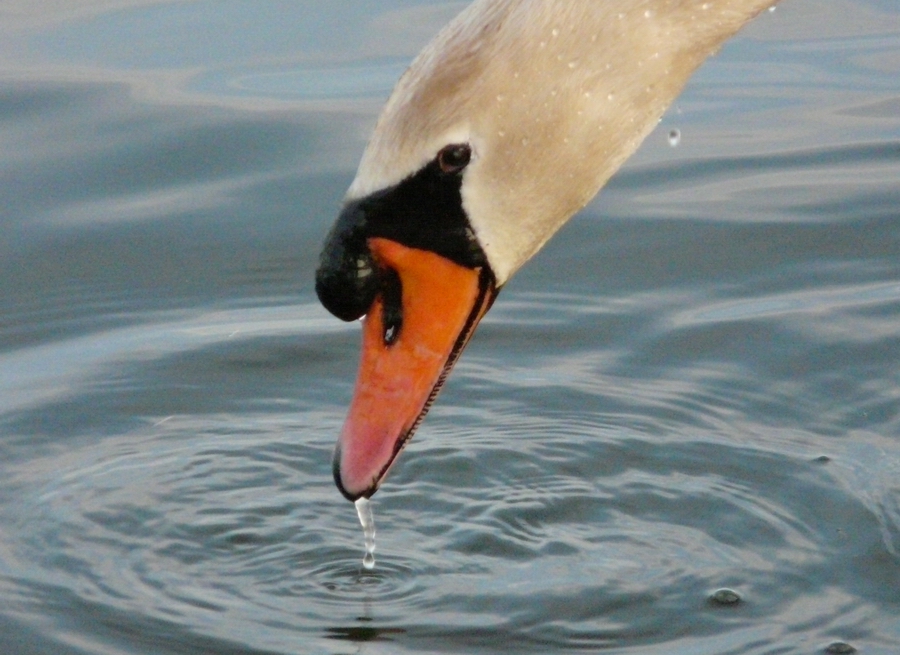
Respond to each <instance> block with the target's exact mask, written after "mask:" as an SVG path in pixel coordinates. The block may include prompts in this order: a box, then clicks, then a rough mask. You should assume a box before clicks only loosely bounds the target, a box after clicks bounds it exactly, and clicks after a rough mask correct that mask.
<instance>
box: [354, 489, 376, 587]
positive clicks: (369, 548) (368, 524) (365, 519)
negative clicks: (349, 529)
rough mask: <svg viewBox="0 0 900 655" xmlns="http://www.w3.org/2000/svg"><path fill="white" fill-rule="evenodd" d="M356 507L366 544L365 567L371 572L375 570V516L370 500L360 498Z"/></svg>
mask: <svg viewBox="0 0 900 655" xmlns="http://www.w3.org/2000/svg"><path fill="white" fill-rule="evenodd" d="M354 505H356V514H357V515H358V516H359V522H360V525H362V529H363V536H364V537H365V542H366V554H365V555H364V556H363V567H364V568H366V569H367V570H369V571H371V570H372V569H374V568H375V515H374V513H373V512H372V504H371V503H370V502H369V499H368V498H358V499H357V500H356V502H355V503H354Z"/></svg>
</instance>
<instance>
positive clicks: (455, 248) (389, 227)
mask: <svg viewBox="0 0 900 655" xmlns="http://www.w3.org/2000/svg"><path fill="white" fill-rule="evenodd" d="M470 159H471V149H470V148H469V146H468V145H467V144H452V145H449V146H446V147H445V148H443V149H442V150H441V151H440V152H439V153H438V154H437V156H435V158H434V159H433V160H432V161H431V162H429V163H428V164H427V165H426V166H424V167H423V168H421V169H420V170H419V171H418V172H416V173H415V174H413V175H411V176H409V177H408V178H406V179H405V180H403V181H402V182H400V183H399V184H397V185H396V186H393V187H390V188H388V189H384V190H382V191H379V192H377V193H373V194H372V195H370V196H367V197H365V198H360V199H359V200H354V201H351V202H348V203H347V204H346V205H344V208H343V210H342V211H341V213H340V215H339V216H338V219H337V221H336V222H335V224H334V226H333V227H332V228H331V232H329V234H328V237H327V238H326V239H325V245H324V247H323V249H322V254H321V256H320V258H319V268H318V270H317V271H316V293H317V294H318V296H319V300H320V301H321V302H322V304H323V305H324V306H325V308H326V309H327V310H328V311H330V312H331V313H332V314H334V315H335V316H337V317H338V318H341V319H343V320H345V321H352V320H355V319H357V318H359V317H360V316H363V315H364V314H365V313H366V312H367V311H368V310H369V307H370V306H371V304H372V301H373V300H374V299H375V296H376V294H377V293H378V292H379V290H380V287H379V280H380V278H379V274H378V271H377V265H376V263H375V262H374V261H373V259H372V254H371V253H370V252H369V247H368V243H367V240H368V239H370V238H372V237H384V238H387V239H391V240H393V241H396V242H398V243H401V244H403V245H405V246H408V247H410V248H418V249H421V250H429V251H431V252H434V253H437V254H438V255H441V256H443V257H446V258H447V259H449V260H451V261H453V262H456V263H457V264H460V265H462V266H468V267H471V268H476V267H482V266H487V258H486V257H485V254H484V251H483V250H482V249H481V246H479V245H478V241H477V240H476V239H475V233H474V232H473V231H472V228H471V226H470V225H469V219H468V217H467V216H466V212H465V210H464V209H463V206H462V196H461V194H460V189H461V188H462V181H463V175H462V173H463V170H464V169H465V167H466V166H467V165H468V163H469V161H470Z"/></svg>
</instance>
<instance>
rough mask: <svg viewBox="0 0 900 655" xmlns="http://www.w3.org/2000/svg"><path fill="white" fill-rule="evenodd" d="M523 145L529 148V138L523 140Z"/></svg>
mask: <svg viewBox="0 0 900 655" xmlns="http://www.w3.org/2000/svg"><path fill="white" fill-rule="evenodd" d="M522 145H523V146H527V145H528V139H527V138H524V139H522Z"/></svg>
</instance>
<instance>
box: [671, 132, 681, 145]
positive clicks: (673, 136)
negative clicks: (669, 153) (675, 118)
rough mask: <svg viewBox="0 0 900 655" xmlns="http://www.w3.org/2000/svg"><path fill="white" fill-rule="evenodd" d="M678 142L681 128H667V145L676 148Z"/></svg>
mask: <svg viewBox="0 0 900 655" xmlns="http://www.w3.org/2000/svg"><path fill="white" fill-rule="evenodd" d="M679 143H681V130H679V129H678V128H674V129H671V130H669V145H670V146H672V147H673V148H677V147H678V144H679Z"/></svg>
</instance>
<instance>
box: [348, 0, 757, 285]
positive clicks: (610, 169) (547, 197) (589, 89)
mask: <svg viewBox="0 0 900 655" xmlns="http://www.w3.org/2000/svg"><path fill="white" fill-rule="evenodd" d="M769 5H771V0H617V1H612V0H476V2H473V3H472V4H471V5H470V6H469V7H468V8H467V9H466V10H465V11H463V13H462V14H460V15H459V16H458V17H457V18H456V19H455V20H454V21H453V22H452V23H450V24H449V25H447V27H446V28H445V29H444V30H443V31H442V32H441V33H440V34H439V35H438V36H437V37H436V39H435V40H434V41H433V42H432V43H431V44H430V45H429V46H428V47H427V48H426V49H425V50H424V51H423V52H422V53H421V54H420V55H419V56H418V57H417V58H416V59H415V61H414V62H413V64H412V65H411V67H410V69H409V70H408V71H407V72H406V74H405V75H404V76H403V78H402V79H401V80H400V82H399V84H398V85H397V88H396V89H395V91H394V93H393V95H392V97H391V98H390V100H389V101H388V103H387V105H386V107H385V109H384V111H383V113H382V116H381V119H380V120H379V122H378V124H377V127H376V129H375V132H374V134H373V136H372V139H371V141H370V143H369V146H368V148H367V149H366V151H365V154H364V156H363V159H362V162H361V164H360V167H359V171H358V174H357V176H356V179H355V180H354V182H353V184H352V186H351V187H350V190H349V192H348V198H351V199H352V198H359V197H363V196H366V195H368V194H370V193H373V192H375V191H377V190H379V189H381V188H385V187H388V186H390V185H392V184H395V183H397V182H399V181H400V180H401V179H403V178H404V177H405V176H407V175H409V174H411V173H412V172H413V171H415V170H417V169H418V168H419V167H421V166H422V165H423V164H424V163H425V162H427V161H428V160H430V159H431V158H432V157H434V154H435V153H436V152H437V151H438V150H439V149H440V148H441V147H442V146H443V145H445V144H447V143H455V142H468V143H470V144H471V145H472V148H473V155H474V156H473V162H472V164H471V165H470V167H469V169H468V170H467V171H466V178H465V182H464V185H463V192H462V193H463V201H464V206H465V209H466V210H467V213H468V216H469V220H470V221H471V223H472V226H473V227H474V229H475V232H476V234H477V236H478V239H479V241H480V243H481V246H482V247H483V248H484V250H485V252H486V253H487V255H488V259H489V260H490V263H491V266H492V268H493V270H494V273H495V275H496V276H497V280H498V282H499V283H500V284H503V283H504V282H505V281H506V280H507V279H509V277H510V276H511V275H512V274H513V273H514V272H515V271H516V270H517V269H518V268H519V267H520V266H521V265H522V264H523V263H525V262H526V261H527V260H528V259H529V258H530V257H531V256H532V255H534V253H535V252H536V251H537V250H538V249H540V247H541V246H542V245H543V244H544V243H545V242H546V241H547V239H549V238H550V236H552V235H553V233H554V232H555V231H556V230H557V229H558V228H559V227H560V226H561V225H562V224H563V223H564V222H565V221H566V220H567V219H568V218H569V217H570V216H571V215H572V214H574V213H575V212H576V211H578V210H579V209H580V208H581V207H583V206H584V205H585V204H586V203H587V202H588V201H589V200H590V199H591V198H592V197H593V196H594V195H595V194H596V193H597V191H598V190H599V189H600V187H601V186H603V184H605V183H606V181H607V180H608V179H609V178H610V177H611V176H612V174H613V173H614V172H615V171H616V170H617V169H618V168H619V167H620V166H621V164H622V163H623V162H624V161H625V160H626V159H627V158H628V157H629V156H630V155H631V154H632V153H633V152H634V151H635V150H636V149H637V147H638V146H639V145H640V143H641V141H643V139H644V137H645V136H646V135H647V134H648V133H649V132H650V131H651V130H652V129H653V127H654V126H655V125H656V124H657V122H658V121H659V119H660V117H661V116H662V114H663V112H664V111H665V109H666V107H668V105H669V104H670V103H671V102H672V100H673V99H674V98H675V97H676V96H677V95H678V93H679V92H680V91H681V89H682V87H683V86H684V84H685V82H686V81H687V79H688V78H689V77H690V75H691V73H693V72H694V70H695V69H696V68H697V67H698V66H699V65H700V64H701V63H702V62H703V61H704V60H705V59H706V58H707V57H708V56H709V55H710V54H712V53H713V52H715V51H716V50H717V49H718V48H719V46H720V45H721V44H722V42H723V41H725V40H726V39H727V38H728V37H730V36H731V35H733V34H734V33H735V32H736V31H737V30H738V29H740V28H741V26H743V25H744V24H745V23H746V22H747V21H748V20H749V19H751V18H752V17H753V16H755V15H756V14H758V13H759V12H760V11H762V10H763V9H764V8H766V7H767V6H769Z"/></svg>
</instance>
